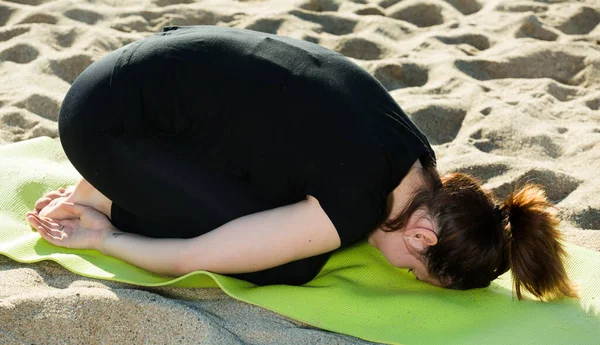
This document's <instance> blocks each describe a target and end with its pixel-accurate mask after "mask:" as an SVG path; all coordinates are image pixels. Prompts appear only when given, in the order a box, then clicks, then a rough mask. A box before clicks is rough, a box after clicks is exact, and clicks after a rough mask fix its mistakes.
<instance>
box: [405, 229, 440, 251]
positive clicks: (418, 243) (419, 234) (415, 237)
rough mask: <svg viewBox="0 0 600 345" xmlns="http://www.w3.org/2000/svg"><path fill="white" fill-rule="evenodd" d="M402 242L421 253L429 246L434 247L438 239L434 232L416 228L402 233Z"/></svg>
mask: <svg viewBox="0 0 600 345" xmlns="http://www.w3.org/2000/svg"><path fill="white" fill-rule="evenodd" d="M404 241H406V244H407V246H410V247H412V248H413V249H414V250H416V251H418V252H422V251H424V250H425V249H427V247H429V246H435V245H436V244H437V241H438V239H437V235H436V234H435V232H433V231H431V230H429V229H424V228H416V229H410V230H406V231H405V232H404Z"/></svg>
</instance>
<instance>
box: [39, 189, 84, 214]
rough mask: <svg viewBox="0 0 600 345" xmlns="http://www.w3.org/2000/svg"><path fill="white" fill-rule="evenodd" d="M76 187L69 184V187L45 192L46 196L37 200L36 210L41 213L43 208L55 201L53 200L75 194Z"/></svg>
mask: <svg viewBox="0 0 600 345" xmlns="http://www.w3.org/2000/svg"><path fill="white" fill-rule="evenodd" d="M74 189H75V186H68V187H67V188H63V187H61V188H59V189H57V190H53V191H50V192H48V193H46V194H44V196H42V197H41V198H39V199H38V200H37V201H36V202H35V210H36V211H37V213H38V214H39V213H40V211H41V210H42V209H43V208H45V207H46V206H48V204H50V203H51V202H53V200H55V199H59V198H66V197H68V196H70V195H71V194H73V190H74Z"/></svg>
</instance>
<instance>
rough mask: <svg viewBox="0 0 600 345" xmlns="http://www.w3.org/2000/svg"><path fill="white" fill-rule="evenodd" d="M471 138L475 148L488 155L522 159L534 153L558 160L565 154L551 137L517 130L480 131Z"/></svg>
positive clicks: (472, 134)
mask: <svg viewBox="0 0 600 345" xmlns="http://www.w3.org/2000/svg"><path fill="white" fill-rule="evenodd" d="M469 138H470V139H469V141H470V143H471V144H472V145H473V146H475V147H476V148H477V149H478V150H480V151H482V152H486V153H496V154H501V155H507V156H514V157H520V156H522V154H524V153H529V154H531V153H532V152H534V153H535V154H536V155H538V156H539V157H549V158H558V157H560V156H561V155H562V153H563V152H562V147H561V146H560V145H558V144H556V143H555V140H554V139H553V138H551V137H550V136H549V135H547V134H537V135H531V134H528V133H527V132H526V131H520V130H519V129H517V128H510V129H507V128H502V129H486V130H483V129H478V130H476V131H474V132H473V133H471V135H470V136H469ZM507 138H511V139H510V140H507Z"/></svg>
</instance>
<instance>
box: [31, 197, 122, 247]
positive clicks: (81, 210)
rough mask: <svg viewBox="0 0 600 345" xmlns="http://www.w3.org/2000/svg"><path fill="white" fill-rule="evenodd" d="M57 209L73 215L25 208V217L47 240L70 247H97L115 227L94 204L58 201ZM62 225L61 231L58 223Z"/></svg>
mask: <svg viewBox="0 0 600 345" xmlns="http://www.w3.org/2000/svg"><path fill="white" fill-rule="evenodd" d="M59 207H60V210H61V211H63V212H64V213H67V214H70V215H71V218H73V219H53V218H48V217H41V216H39V215H38V214H37V213H36V212H27V220H28V221H29V223H30V224H31V226H32V227H33V228H34V229H37V230H38V232H39V233H40V236H42V238H44V239H45V240H46V241H48V242H50V243H52V244H54V245H56V246H60V247H65V248H72V249H98V250H99V248H100V244H101V243H102V241H103V240H104V237H105V236H107V235H108V234H109V233H111V232H113V231H116V228H115V227H114V226H113V225H112V223H111V222H110V220H109V219H108V218H107V217H106V216H105V215H104V214H103V213H102V212H100V211H98V210H96V209H95V208H93V207H89V206H82V205H78V204H74V203H69V202H61V203H60V206H59ZM61 225H62V226H64V228H63V229H62V231H61V230H60V227H61Z"/></svg>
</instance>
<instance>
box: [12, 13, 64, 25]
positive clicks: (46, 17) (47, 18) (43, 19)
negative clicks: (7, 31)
mask: <svg viewBox="0 0 600 345" xmlns="http://www.w3.org/2000/svg"><path fill="white" fill-rule="evenodd" d="M29 23H44V24H56V23H58V18H57V17H56V16H54V15H52V14H49V13H39V12H36V13H30V14H28V15H26V16H25V17H24V18H23V19H21V20H19V21H18V24H29Z"/></svg>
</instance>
